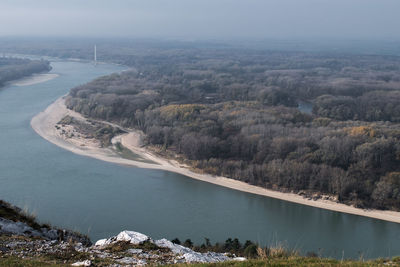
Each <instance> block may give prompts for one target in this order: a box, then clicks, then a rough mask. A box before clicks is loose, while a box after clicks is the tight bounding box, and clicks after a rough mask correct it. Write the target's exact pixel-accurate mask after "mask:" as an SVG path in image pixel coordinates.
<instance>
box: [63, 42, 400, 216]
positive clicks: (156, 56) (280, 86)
mask: <svg viewBox="0 0 400 267" xmlns="http://www.w3.org/2000/svg"><path fill="white" fill-rule="evenodd" d="M130 60H131V62H130V64H129V65H130V66H133V70H131V71H128V72H123V73H121V74H113V75H110V76H106V77H101V78H99V79H96V80H94V81H92V82H90V83H88V84H85V85H82V86H79V87H76V88H74V89H72V90H71V92H70V95H69V97H68V99H67V106H68V108H70V109H74V110H76V111H78V112H80V113H82V114H84V115H85V116H87V117H90V118H96V119H104V120H108V121H113V122H116V123H119V124H121V125H123V126H125V127H132V128H136V129H140V130H142V131H143V132H144V133H145V134H146V136H147V139H146V141H147V143H148V144H149V145H152V146H153V147H154V146H156V147H159V148H160V149H162V150H164V151H165V152H166V153H175V154H177V155H181V156H183V157H184V158H185V159H187V162H188V163H189V164H191V165H192V166H193V167H194V168H197V169H201V170H203V171H205V172H207V173H211V174H216V175H223V176H227V177H230V178H233V179H238V180H241V181H245V182H247V183H250V184H254V185H258V186H263V187H266V188H272V189H276V190H282V191H294V192H300V191H305V192H319V193H323V194H330V195H335V196H337V197H338V199H339V201H341V202H345V203H348V204H354V205H356V206H357V207H363V208H379V209H395V210H400V142H399V139H400V124H398V123H399V122H400V105H399V104H400V60H399V57H395V56H368V55H351V54H332V53H305V52H273V51H262V50H240V49H211V48H207V49H195V50H194V49H160V51H158V52H157V53H151V54H147V55H142V56H136V57H135V56H132V57H131V58H130ZM299 102H307V103H311V104H312V105H313V110H312V113H305V112H302V111H300V110H299V109H298V107H297V105H298V103H299Z"/></svg>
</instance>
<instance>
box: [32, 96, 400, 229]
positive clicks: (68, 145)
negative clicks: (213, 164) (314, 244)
mask: <svg viewBox="0 0 400 267" xmlns="http://www.w3.org/2000/svg"><path fill="white" fill-rule="evenodd" d="M66 115H69V116H72V117H74V118H77V119H79V120H85V118H83V117H82V115H80V114H79V113H76V112H74V111H71V110H68V109H67V108H66V106H65V104H64V98H63V97H62V98H59V99H57V100H56V101H55V102H54V103H53V104H51V105H50V106H49V107H48V108H47V109H46V110H45V111H43V112H41V113H39V114H38V115H36V116H35V117H34V118H33V119H32V121H31V126H32V128H33V129H34V130H35V131H36V132H37V133H38V134H39V135H40V136H42V137H43V138H44V139H46V140H48V141H49V142H51V143H53V144H55V145H57V146H59V147H62V148H64V149H67V150H69V151H71V152H74V153H76V154H79V155H83V156H89V157H92V158H96V159H99V160H103V161H108V162H112V163H117V164H123V165H129V166H134V167H139V168H150V169H161V170H166V171H170V172H175V173H179V174H182V175H185V176H187V177H191V178H194V179H197V180H201V181H204V182H208V183H212V184H216V185H220V186H224V187H228V188H231V189H235V190H239V191H243V192H247V193H251V194H257V195H262V196H267V197H272V198H277V199H281V200H285V201H290V202H294V203H298V204H302V205H308V206H312V207H316V208H321V209H326V210H332V211H337V212H343V213H348V214H354V215H359V216H365V217H370V218H375V219H380V220H385V221H390V222H395V223H400V212H394V211H382V210H363V209H359V208H355V207H352V206H348V205H345V204H340V203H336V202H334V201H330V200H322V199H318V200H310V199H306V198H303V197H302V196H300V195H297V194H293V193H282V192H278V191H273V190H269V189H265V188H262V187H258V186H254V185H250V184H247V183H244V182H241V181H237V180H233V179H229V178H226V177H218V176H213V175H207V174H200V173H195V172H193V171H191V170H189V169H188V168H187V167H186V166H184V165H182V164H180V163H178V162H176V161H173V160H167V159H164V158H161V157H159V156H157V155H154V154H153V153H151V152H150V151H148V150H147V149H146V148H145V147H142V146H141V145H140V139H141V135H142V133H140V132H138V131H134V130H129V133H127V134H123V135H120V136H117V137H115V138H114V141H118V142H120V143H121V144H122V145H123V146H125V147H126V148H128V149H130V150H131V151H132V152H134V153H135V154H138V155H140V156H141V157H143V158H145V159H149V160H151V161H154V162H156V163H157V164H152V163H145V162H138V161H134V160H129V159H125V158H122V157H120V156H119V155H118V154H117V153H116V152H115V151H113V149H110V148H101V147H99V146H98V145H97V144H95V143H93V142H90V141H86V140H78V139H76V140H74V138H65V137H64V136H62V135H60V134H59V132H58V131H57V129H56V127H55V125H56V124H57V123H58V122H59V121H60V120H61V119H62V118H63V117H65V116H66ZM124 130H127V129H124Z"/></svg>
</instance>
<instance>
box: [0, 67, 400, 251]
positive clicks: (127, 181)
mask: <svg viewBox="0 0 400 267" xmlns="http://www.w3.org/2000/svg"><path fill="white" fill-rule="evenodd" d="M52 66H53V70H52V71H51V72H52V73H57V74H59V77H57V78H55V79H53V80H51V81H48V82H45V83H41V84H36V85H30V86H22V87H16V86H8V87H6V88H3V89H0V143H1V146H0V199H4V200H6V201H9V202H11V203H13V204H15V205H18V206H20V207H22V208H24V209H26V210H27V211H28V212H30V213H33V214H35V215H36V216H37V217H38V219H39V220H40V221H41V222H46V223H51V224H52V225H55V226H58V227H66V228H69V229H72V230H77V231H80V232H82V233H85V234H88V235H89V236H90V237H91V238H92V240H94V241H95V240H97V239H100V238H105V237H109V236H110V235H114V234H116V233H118V232H120V231H121V230H124V229H129V230H134V231H139V232H142V233H145V234H147V235H150V236H152V237H154V238H162V237H166V238H169V239H172V238H175V237H178V238H179V239H181V240H184V239H186V238H191V239H192V240H193V241H195V242H197V243H198V242H202V241H203V240H204V239H203V238H205V237H207V238H210V239H211V241H212V242H216V241H224V240H225V239H227V238H229V237H238V238H239V239H240V240H241V241H242V242H244V241H245V240H253V241H256V242H259V243H260V244H261V245H273V244H276V243H278V242H281V243H283V244H284V245H285V246H287V247H289V248H294V249H299V250H301V251H302V252H303V253H307V252H310V251H313V252H316V253H318V254H321V255H324V256H330V257H336V258H342V256H344V258H349V257H352V258H358V257H359V256H360V255H362V256H364V258H375V257H390V256H393V255H400V224H395V223H389V222H384V221H379V220H375V219H369V218H364V217H360V216H355V215H348V214H342V213H337V212H332V211H326V210H322V209H318V208H313V207H307V206H302V205H298V204H293V203H289V202H285V201H281V200H276V199H272V198H267V197H262V196H257V195H252V194H248V193H243V192H239V191H235V190H231V189H227V188H224V187H220V186H216V185H212V184H208V183H204V182H201V181H197V180H194V179H191V178H187V177H185V176H182V175H179V174H174V173H169V172H166V171H159V170H146V169H139V168H133V167H124V166H120V165H116V164H111V163H107V162H102V161H99V160H95V159H92V158H88V157H83V156H79V155H75V154H73V153H71V152H69V151H66V150H63V149H61V148H59V147H57V146H55V145H53V144H51V143H49V142H47V141H45V140H44V139H42V138H41V137H40V136H38V135H37V134H36V133H35V132H34V131H33V130H32V129H31V127H30V120H31V118H32V117H33V116H34V115H36V114H37V113H38V112H40V111H42V110H44V109H45V108H46V107H47V106H48V105H49V104H51V103H52V102H53V101H54V100H55V99H57V98H58V97H60V96H61V95H64V94H66V93H67V92H68V91H69V89H70V88H72V87H74V86H77V85H79V84H83V83H85V82H88V81H90V80H92V79H94V78H96V77H98V76H101V75H105V74H109V73H113V72H119V71H122V70H123V68H122V67H119V66H116V65H97V66H93V65H92V64H89V63H79V62H62V61H54V62H52Z"/></svg>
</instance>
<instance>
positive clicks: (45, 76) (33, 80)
mask: <svg viewBox="0 0 400 267" xmlns="http://www.w3.org/2000/svg"><path fill="white" fill-rule="evenodd" d="M56 77H58V74H55V73H41V74H33V75H31V76H29V77H25V78H22V79H19V80H16V81H13V82H11V85H15V86H27V85H34V84H38V83H44V82H47V81H50V80H52V79H54V78H56Z"/></svg>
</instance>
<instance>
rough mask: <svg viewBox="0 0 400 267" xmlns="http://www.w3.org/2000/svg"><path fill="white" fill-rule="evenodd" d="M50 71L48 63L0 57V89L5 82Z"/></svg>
mask: <svg viewBox="0 0 400 267" xmlns="http://www.w3.org/2000/svg"><path fill="white" fill-rule="evenodd" d="M50 69H51V67H50V63H49V62H48V61H44V60H29V59H19V58H6V57H0V87H1V86H3V85H4V84H5V83H6V82H9V81H13V80H17V79H20V78H23V77H25V76H29V75H32V74H33V73H40V72H45V71H49V70H50Z"/></svg>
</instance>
